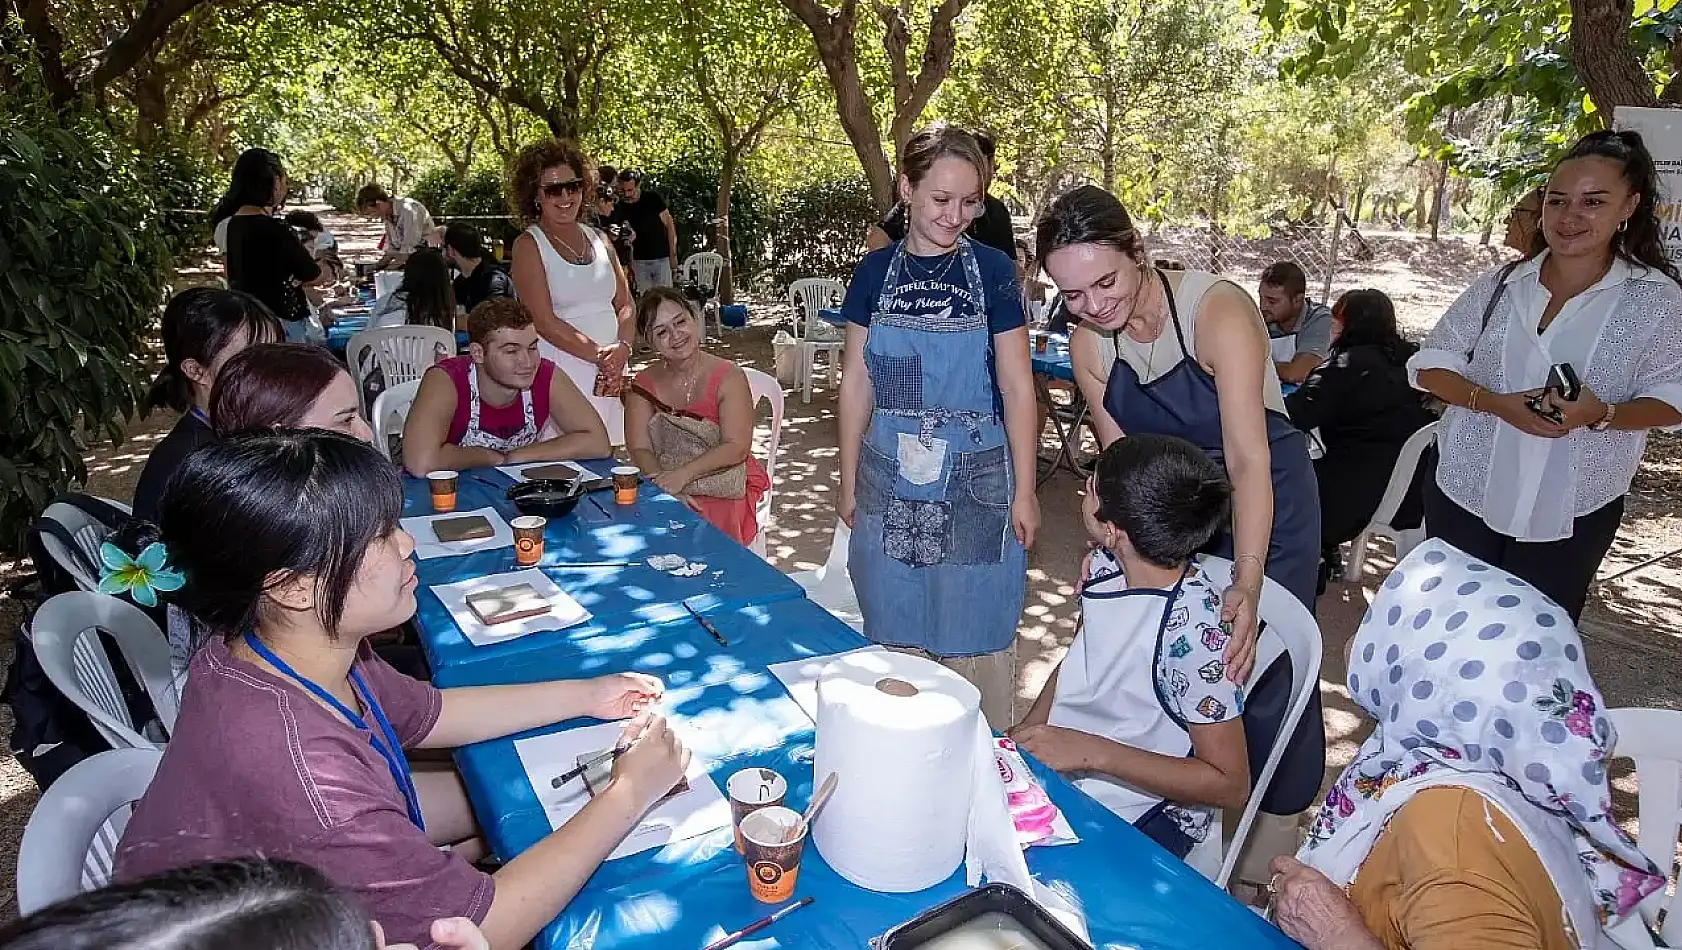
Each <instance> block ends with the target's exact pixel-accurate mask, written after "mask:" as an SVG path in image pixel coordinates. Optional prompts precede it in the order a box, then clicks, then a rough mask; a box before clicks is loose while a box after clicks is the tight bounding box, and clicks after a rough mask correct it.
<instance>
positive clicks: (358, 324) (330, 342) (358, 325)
mask: <svg viewBox="0 0 1682 950" xmlns="http://www.w3.org/2000/svg"><path fill="white" fill-rule="evenodd" d="M366 329H368V321H367V320H366V319H358V318H354V317H343V318H340V319H339V321H338V322H336V323H334V324H333V325H332V326H330V327H328V328H327V348H328V349H329V350H332V351H333V352H334V353H336V354H338V355H339V356H341V357H342V356H344V355H345V350H346V348H348V347H349V346H350V338H351V337H353V336H355V335H357V334H358V333H361V332H362V331H363V330H366ZM456 350H457V351H458V352H466V351H467V334H466V333H465V332H463V331H461V330H457V331H456Z"/></svg>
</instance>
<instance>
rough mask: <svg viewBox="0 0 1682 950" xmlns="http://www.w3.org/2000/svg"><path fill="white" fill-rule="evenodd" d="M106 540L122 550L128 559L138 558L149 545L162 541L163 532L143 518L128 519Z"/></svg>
mask: <svg viewBox="0 0 1682 950" xmlns="http://www.w3.org/2000/svg"><path fill="white" fill-rule="evenodd" d="M106 540H108V541H110V542H111V543H112V544H115V545H116V546H117V547H119V548H122V549H123V552H124V553H125V554H127V555H128V556H129V557H139V556H140V552H141V551H144V550H146V548H147V547H148V546H149V545H152V544H156V543H157V542H159V541H162V540H163V532H162V531H161V530H160V529H159V528H158V526H157V525H155V524H153V523H152V522H150V521H147V520H146V519H145V518H130V519H129V520H128V522H127V523H126V524H124V525H123V526H122V527H121V528H118V529H117V530H116V531H113V532H112V533H111V537H109V538H107V539H106Z"/></svg>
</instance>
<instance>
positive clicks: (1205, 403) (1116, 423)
mask: <svg viewBox="0 0 1682 950" xmlns="http://www.w3.org/2000/svg"><path fill="white" fill-rule="evenodd" d="M1037 246H1038V248H1039V252H1040V255H1041V261H1042V262H1043V266H1044V268H1045V271H1046V273H1047V274H1048V275H1050V276H1051V279H1052V280H1053V281H1055V282H1056V284H1057V287H1058V289H1059V290H1061V291H1062V294H1063V302H1064V304H1065V305H1066V306H1067V308H1068V310H1069V313H1070V314H1071V315H1072V316H1074V317H1078V318H1079V319H1080V321H1081V322H1080V324H1079V325H1078V326H1077V327H1076V328H1075V329H1074V331H1073V332H1072V333H1071V335H1070V339H1069V353H1070V357H1071V359H1072V362H1073V364H1074V371H1075V383H1076V384H1077V385H1078V386H1080V388H1081V392H1082V393H1083V394H1084V395H1085V396H1086V401H1087V404H1088V405H1090V406H1092V407H1093V410H1092V423H1093V426H1094V428H1095V429H1096V431H1097V433H1098V438H1099V441H1101V442H1103V443H1104V444H1105V445H1106V446H1107V445H1109V444H1110V443H1111V442H1114V441H1115V440H1116V439H1119V438H1122V437H1123V436H1124V434H1126V433H1130V432H1150V433H1155V434H1157V435H1172V436H1177V437H1179V438H1182V439H1185V440H1186V441H1188V442H1191V443H1192V444H1194V445H1196V446H1197V447H1198V448H1200V449H1202V450H1203V451H1204V452H1205V453H1207V454H1208V455H1209V456H1210V457H1211V458H1214V459H1215V460H1217V461H1220V462H1221V463H1223V464H1224V465H1225V467H1226V471H1227V475H1228V477H1229V478H1230V479H1231V481H1232V486H1233V518H1232V521H1233V525H1232V530H1231V531H1230V532H1225V531H1223V532H1222V533H1221V534H1220V535H1218V536H1217V537H1216V539H1215V540H1214V541H1213V542H1212V543H1211V549H1212V550H1213V552H1214V553H1216V554H1220V555H1222V556H1225V557H1230V558H1232V560H1233V586H1231V587H1229V588H1227V590H1226V594H1225V602H1224V604H1223V606H1222V609H1221V614H1222V618H1223V619H1224V620H1226V621H1228V622H1229V623H1230V624H1231V625H1232V638H1231V642H1230V644H1229V645H1228V646H1227V653H1226V657H1227V661H1228V662H1227V667H1228V670H1229V671H1230V675H1231V677H1232V679H1233V681H1234V682H1238V683H1245V682H1247V681H1248V677H1249V673H1250V668H1251V666H1252V665H1253V664H1254V662H1255V644H1256V636H1257V617H1256V609H1257V606H1258V600H1259V597H1260V593H1261V584H1262V578H1263V576H1267V577H1271V578H1273V579H1274V580H1275V581H1277V582H1278V583H1279V584H1281V585H1282V586H1284V587H1285V588H1286V589H1287V590H1289V591H1290V592H1291V593H1292V594H1294V595H1296V597H1297V599H1298V600H1301V601H1302V602H1303V604H1304V605H1305V606H1307V607H1308V609H1309V610H1311V611H1312V610H1313V609H1314V600H1315V588H1316V587H1317V584H1318V580H1319V562H1320V507H1319V494H1318V491H1317V489H1316V486H1315V481H1314V467H1313V465H1312V464H1311V463H1310V462H1309V459H1308V444H1307V438H1306V437H1305V436H1304V435H1303V433H1302V432H1300V431H1299V430H1298V429H1297V428H1296V427H1295V426H1293V425H1291V420H1290V417H1289V416H1287V415H1286V414H1285V400H1284V396H1283V395H1282V394H1281V393H1280V389H1279V377H1278V375H1277V374H1276V373H1275V372H1274V368H1273V361H1272V359H1271V357H1270V354H1269V352H1268V345H1267V330H1266V328H1265V326H1264V324H1263V323H1262V318H1261V313H1260V311H1258V310H1257V309H1256V305H1255V303H1254V302H1253V301H1252V300H1251V299H1250V296H1249V294H1247V293H1246V292H1245V291H1244V290H1243V289H1242V288H1240V287H1238V286H1236V285H1234V284H1232V283H1231V282H1228V281H1223V280H1221V279H1220V278H1218V277H1216V276H1214V275H1213V274H1206V273H1201V272H1198V271H1187V270H1174V271H1169V270H1161V269H1158V268H1156V267H1153V266H1151V263H1150V260H1149V259H1148V258H1147V257H1146V254H1145V245H1144V241H1143V239H1142V238H1141V237H1140V235H1139V232H1138V231H1137V230H1135V229H1134V227H1133V221H1132V218H1131V217H1130V216H1129V215H1128V213H1127V209H1126V208H1124V207H1122V204H1121V202H1120V201H1118V200H1117V199H1116V197H1115V196H1114V195H1112V194H1110V193H1109V192H1107V191H1104V190H1103V189H1101V188H1096V187H1093V186H1090V185H1088V186H1083V187H1080V188H1076V189H1075V190H1073V191H1071V192H1069V193H1067V194H1065V195H1063V196H1062V197H1060V198H1058V199H1057V200H1056V201H1055V202H1054V203H1053V204H1052V206H1051V208H1050V209H1049V210H1048V211H1047V212H1046V213H1045V215H1044V217H1043V218H1042V219H1041V220H1040V223H1039V233H1038V242H1037ZM1314 696H1315V701H1314V703H1313V704H1312V705H1311V706H1310V707H1309V709H1308V711H1307V713H1305V714H1304V716H1303V718H1302V724H1301V725H1300V726H1298V727H1297V733H1296V735H1295V736H1294V737H1293V738H1292V740H1291V744H1290V746H1289V751H1288V752H1287V755H1286V758H1285V760H1284V762H1282V763H1281V765H1280V769H1279V773H1278V778H1276V779H1275V780H1274V783H1273V786H1272V789H1271V791H1270V793H1269V797H1268V798H1267V799H1266V800H1265V801H1264V803H1263V807H1264V808H1265V809H1266V810H1267V811H1268V812H1270V813H1272V814H1276V815H1288V814H1292V813H1294V812H1297V811H1300V810H1301V809H1303V808H1306V807H1307V806H1308V805H1309V803H1310V802H1312V801H1313V799H1314V795H1315V793H1316V792H1317V791H1318V790H1319V785H1320V778H1321V773H1322V771H1323V769H1324V767H1325V757H1324V749H1325V734H1324V731H1323V729H1322V728H1321V725H1320V707H1319V692H1318V690H1316V691H1315V693H1314Z"/></svg>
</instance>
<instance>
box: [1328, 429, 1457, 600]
mask: <svg viewBox="0 0 1682 950" xmlns="http://www.w3.org/2000/svg"><path fill="white" fill-rule="evenodd" d="M1437 425H1438V424H1437V423H1435V422H1432V423H1430V424H1428V425H1426V426H1425V427H1424V428H1422V429H1420V430H1419V431H1418V432H1415V433H1414V434H1413V435H1411V436H1408V440H1407V441H1406V442H1404V443H1402V454H1400V455H1398V456H1396V467H1395V468H1393V469H1391V470H1390V484H1389V485H1387V486H1386V487H1385V489H1384V497H1383V498H1382V499H1380V500H1379V502H1378V508H1377V510H1375V511H1374V512H1373V513H1372V521H1370V522H1368V523H1367V526H1366V527H1365V528H1362V529H1361V533H1360V534H1358V535H1356V536H1355V540H1353V541H1351V542H1349V556H1348V558H1347V559H1346V560H1345V561H1344V563H1343V575H1344V576H1345V577H1347V578H1349V579H1350V580H1352V581H1359V580H1360V579H1361V571H1362V570H1363V569H1365V568H1366V566H1367V545H1368V544H1369V543H1370V542H1371V541H1372V539H1373V538H1389V539H1390V543H1392V544H1394V545H1395V546H1396V560H1398V561H1400V560H1401V559H1402V558H1404V557H1407V555H1408V552H1409V551H1412V550H1413V549H1414V548H1416V547H1418V546H1419V543H1420V542H1421V541H1424V540H1425V526H1424V525H1420V526H1419V527H1417V528H1397V527H1393V526H1392V525H1391V524H1390V522H1391V521H1392V520H1393V519H1394V518H1395V517H1396V512H1397V511H1399V510H1400V509H1401V507H1402V500H1403V499H1404V498H1406V497H1407V493H1408V488H1409V487H1410V486H1412V485H1413V477H1414V474H1415V473H1416V472H1418V471H1419V459H1420V457H1421V456H1423V455H1424V454H1425V448H1426V447H1427V446H1429V445H1430V444H1431V442H1432V440H1434V439H1435V438H1436V437H1437Z"/></svg>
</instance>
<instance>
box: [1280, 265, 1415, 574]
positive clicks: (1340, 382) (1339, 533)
mask: <svg viewBox="0 0 1682 950" xmlns="http://www.w3.org/2000/svg"><path fill="white" fill-rule="evenodd" d="M1332 323H1333V327H1334V331H1333V332H1334V337H1333V340H1332V348H1331V352H1330V353H1329V354H1328V355H1327V357H1326V360H1325V362H1323V363H1321V364H1320V365H1319V366H1318V367H1316V368H1315V369H1314V371H1313V372H1312V373H1310V374H1309V375H1308V378H1307V379H1305V380H1303V383H1302V386H1301V387H1299V388H1298V389H1297V390H1296V391H1295V392H1293V393H1291V394H1290V395H1289V396H1286V397H1285V408H1286V409H1287V410H1288V411H1289V412H1290V414H1291V422H1292V423H1294V424H1295V425H1296V427H1297V428H1299V429H1301V430H1302V431H1304V432H1310V431H1313V430H1315V429H1318V430H1319V432H1320V442H1321V444H1322V445H1324V446H1325V449H1326V452H1325V454H1324V455H1323V456H1321V457H1320V458H1318V459H1315V460H1314V478H1315V481H1317V482H1318V483H1319V486H1320V549H1321V550H1320V572H1321V577H1322V578H1325V577H1327V576H1328V571H1329V570H1330V568H1331V566H1332V565H1335V564H1336V563H1337V549H1338V545H1340V544H1342V543H1343V542H1345V541H1349V540H1351V539H1353V538H1354V537H1355V535H1357V534H1360V533H1361V529H1362V528H1365V527H1366V526H1367V522H1369V521H1371V520H1372V515H1373V512H1374V511H1376V510H1378V502H1379V500H1380V499H1382V498H1383V497H1384V489H1385V488H1386V486H1388V485H1389V483H1390V471H1391V470H1392V469H1393V468H1395V467H1396V458H1397V457H1398V456H1400V455H1401V453H1402V445H1403V444H1404V443H1406V442H1407V440H1408V438H1409V437H1410V436H1412V435H1413V434H1414V433H1415V432H1418V431H1419V430H1420V428H1422V427H1424V426H1426V425H1429V424H1430V423H1431V422H1432V421H1433V420H1434V419H1435V418H1436V417H1435V416H1433V415H1432V414H1431V411H1430V410H1429V409H1427V408H1425V402H1424V397H1423V396H1422V395H1421V394H1420V392H1419V391H1418V390H1416V389H1414V388H1413V386H1412V385H1411V384H1410V383H1409V382H1408V374H1407V361H1408V358H1409V357H1411V356H1412V355H1413V354H1414V353H1415V352H1417V351H1418V349H1419V347H1417V346H1415V345H1414V344H1412V343H1410V342H1408V341H1407V340H1405V339H1403V338H1402V334H1401V331H1400V330H1398V329H1397V327H1396V307H1395V305H1394V304H1392V303H1391V302H1390V298H1389V297H1386V296H1385V295H1384V292H1383V291H1380V290H1351V291H1349V292H1348V293H1346V294H1344V295H1343V296H1342V297H1339V298H1338V301H1337V305H1336V306H1334V307H1332ZM1423 467H1424V468H1426V469H1427V470H1429V468H1430V466H1429V465H1426V466H1423ZM1420 487H1421V483H1420V482H1419V481H1418V480H1416V481H1415V484H1414V487H1413V488H1412V489H1411V490H1410V491H1409V492H1408V495H1407V498H1406V499H1405V500H1404V501H1403V502H1402V507H1401V510H1400V512H1399V513H1398V514H1397V516H1396V519H1395V522H1394V524H1395V525H1396V527H1399V528H1403V527H1415V526H1417V525H1418V524H1419V522H1420V519H1421V518H1422V517H1423V514H1422V512H1421V510H1420V500H1419V489H1420Z"/></svg>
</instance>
